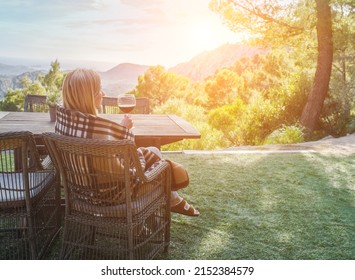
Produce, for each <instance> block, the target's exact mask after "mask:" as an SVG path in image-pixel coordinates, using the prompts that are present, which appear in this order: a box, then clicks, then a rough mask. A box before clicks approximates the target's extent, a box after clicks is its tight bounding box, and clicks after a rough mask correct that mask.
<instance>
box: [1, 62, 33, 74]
mask: <svg viewBox="0 0 355 280" xmlns="http://www.w3.org/2000/svg"><path fill="white" fill-rule="evenodd" d="M35 70H36V69H33V68H31V67H28V66H24V65H8V64H3V63H0V75H2V76H16V75H20V74H22V73H25V72H32V71H35Z"/></svg>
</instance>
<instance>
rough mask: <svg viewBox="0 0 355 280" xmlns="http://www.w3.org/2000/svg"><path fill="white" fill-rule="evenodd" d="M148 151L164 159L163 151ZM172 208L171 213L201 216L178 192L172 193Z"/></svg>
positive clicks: (155, 148) (151, 149) (156, 149)
mask: <svg viewBox="0 0 355 280" xmlns="http://www.w3.org/2000/svg"><path fill="white" fill-rule="evenodd" d="M147 149H148V150H149V151H151V152H153V153H154V154H156V155H157V156H158V157H159V158H162V154H161V151H160V150H159V149H158V148H157V147H147ZM170 206H171V211H172V212H175V213H179V214H183V215H188V216H198V215H200V212H199V211H198V210H197V209H195V208H194V207H193V206H192V205H190V204H188V203H187V201H186V200H185V199H183V198H182V197H181V196H180V195H179V194H178V193H177V192H176V191H171V192H170Z"/></svg>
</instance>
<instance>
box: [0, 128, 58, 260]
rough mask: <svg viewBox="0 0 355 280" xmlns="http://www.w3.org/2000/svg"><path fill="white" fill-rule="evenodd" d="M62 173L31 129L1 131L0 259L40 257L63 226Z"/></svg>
mask: <svg viewBox="0 0 355 280" xmlns="http://www.w3.org/2000/svg"><path fill="white" fill-rule="evenodd" d="M58 178H59V176H57V175H56V173H55V171H54V169H53V168H52V169H44V167H43V165H42V163H41V161H40V159H39V155H38V153H37V150H36V146H35V143H34V138H33V135H32V133H31V132H8V133H0V258H1V259H40V258H43V257H44V256H45V253H46V252H47V249H48V248H49V245H50V243H51V241H52V240H53V238H54V237H55V235H56V234H57V233H58V231H59V228H60V214H61V213H60V194H59V191H60V190H59V179H58Z"/></svg>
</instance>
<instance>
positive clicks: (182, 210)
mask: <svg viewBox="0 0 355 280" xmlns="http://www.w3.org/2000/svg"><path fill="white" fill-rule="evenodd" d="M170 210H171V212H174V213H178V214H182V215H186V216H195V217H196V216H199V215H200V212H199V211H198V210H197V209H195V208H194V207H193V206H192V205H190V204H188V203H187V202H186V200H185V199H183V200H181V201H180V202H179V203H178V204H177V205H175V206H172V207H171V208H170Z"/></svg>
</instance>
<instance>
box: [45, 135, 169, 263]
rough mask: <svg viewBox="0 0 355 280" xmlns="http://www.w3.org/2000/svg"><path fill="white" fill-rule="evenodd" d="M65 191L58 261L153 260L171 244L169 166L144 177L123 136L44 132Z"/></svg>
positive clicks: (163, 165)
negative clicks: (101, 137)
mask: <svg viewBox="0 0 355 280" xmlns="http://www.w3.org/2000/svg"><path fill="white" fill-rule="evenodd" d="M44 139H45V142H46V145H47V148H48V149H49V152H50V154H51V157H52V160H53V161H54V162H55V164H56V166H57V168H58V169H59V170H60V173H61V177H62V179H63V181H62V183H63V186H64V193H65V219H64V220H65V223H64V232H63V246H62V250H61V258H63V259H152V258H154V257H155V256H156V255H157V254H158V253H159V252H162V251H167V250H168V246H169V242H170V221H171V218H170V205H169V203H170V202H169V201H170V200H169V198H170V180H171V178H170V177H171V175H170V166H169V164H168V163H167V162H165V161H162V162H161V164H159V166H158V167H157V168H156V170H154V171H153V172H149V176H146V174H145V173H144V170H142V167H141V165H140V161H139V158H138V155H137V150H136V146H135V144H134V143H133V142H131V141H128V140H121V141H109V140H97V139H96V140H95V139H83V138H75V137H68V136H63V135H58V134H54V133H45V134H44Z"/></svg>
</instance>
